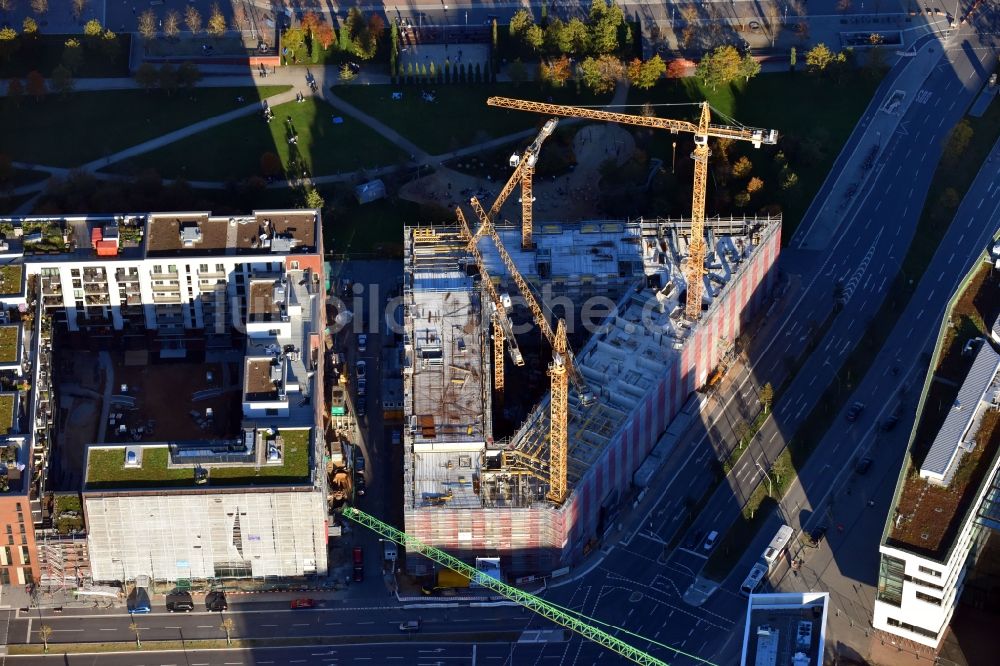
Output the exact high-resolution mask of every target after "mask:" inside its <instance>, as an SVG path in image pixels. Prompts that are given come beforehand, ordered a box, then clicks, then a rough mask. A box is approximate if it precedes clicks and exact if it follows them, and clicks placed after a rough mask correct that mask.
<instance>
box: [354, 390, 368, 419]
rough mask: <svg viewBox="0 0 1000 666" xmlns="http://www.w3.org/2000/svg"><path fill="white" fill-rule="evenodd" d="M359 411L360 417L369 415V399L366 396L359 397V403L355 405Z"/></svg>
mask: <svg viewBox="0 0 1000 666" xmlns="http://www.w3.org/2000/svg"><path fill="white" fill-rule="evenodd" d="M355 407H356V408H357V411H358V416H364V415H366V414H367V413H368V398H366V397H365V396H363V395H362V396H359V397H358V402H357V404H356V405H355Z"/></svg>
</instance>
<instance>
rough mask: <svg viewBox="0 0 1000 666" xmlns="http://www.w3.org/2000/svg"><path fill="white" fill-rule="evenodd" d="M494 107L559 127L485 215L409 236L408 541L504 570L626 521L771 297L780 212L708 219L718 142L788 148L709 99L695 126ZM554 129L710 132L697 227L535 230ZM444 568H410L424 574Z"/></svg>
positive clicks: (561, 553) (564, 552) (522, 571)
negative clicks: (695, 403) (714, 142)
mask: <svg viewBox="0 0 1000 666" xmlns="http://www.w3.org/2000/svg"><path fill="white" fill-rule="evenodd" d="M488 103H489V104H490V105H493V106H500V107H504V108H510V109H517V110H523V111H529V112H535V113H540V114H544V115H545V116H548V119H547V120H546V121H545V123H544V125H543V126H542V127H541V129H540V131H539V133H538V135H537V137H536V138H535V140H534V141H533V142H532V143H531V144H530V145H529V146H528V147H527V148H525V149H524V150H523V152H521V153H515V154H514V155H512V156H511V160H510V165H511V167H512V168H513V173H512V174H511V176H510V179H509V180H508V182H507V184H506V185H505V186H504V187H503V189H502V190H501V191H500V192H499V194H498V195H497V197H496V198H495V200H494V201H493V202H492V203H491V204H490V207H489V209H488V210H487V209H485V208H484V206H483V205H482V204H480V202H479V201H478V200H477V199H476V198H473V199H472V200H471V201H470V202H469V206H468V207H467V208H463V207H461V206H459V207H457V208H456V221H455V223H454V224H451V225H444V226H433V227H431V226H411V227H407V228H406V229H405V230H404V246H405V258H404V274H405V284H404V311H405V316H404V327H405V328H404V334H403V380H404V388H403V403H404V426H405V427H404V430H403V444H404V452H403V458H404V469H403V483H404V488H403V495H404V504H405V506H404V519H405V530H406V532H407V533H408V534H410V535H412V536H414V537H416V538H418V539H420V540H421V541H423V542H425V543H428V544H431V545H434V546H437V547H439V548H442V549H444V550H447V551H449V552H451V553H452V554H454V555H457V556H458V557H461V558H463V559H465V560H467V561H471V560H473V559H475V558H476V557H490V558H497V557H498V558H500V562H501V569H502V571H503V574H504V576H507V577H510V576H526V575H546V574H549V573H551V572H552V571H554V570H557V569H559V568H562V567H565V566H570V565H572V564H573V563H574V562H575V561H577V560H579V559H580V558H581V557H582V556H583V555H584V554H585V553H586V552H588V551H589V549H590V548H591V547H593V545H594V544H595V543H596V542H597V540H598V539H599V538H600V536H601V535H602V534H603V533H604V532H605V531H606V530H607V529H608V528H609V527H610V526H611V523H612V520H613V517H614V515H615V513H616V512H617V511H618V508H619V505H620V504H621V502H622V500H623V498H624V497H625V496H626V495H627V493H628V492H629V491H630V488H631V486H632V483H633V474H634V473H635V472H636V470H638V469H639V467H640V466H641V465H642V464H643V463H644V462H645V461H646V460H647V458H648V457H649V456H650V452H651V451H652V450H653V449H654V447H656V445H657V442H658V441H659V440H660V439H661V436H662V435H663V433H664V432H665V431H666V429H667V428H668V426H669V425H670V423H671V421H672V419H673V418H674V417H675V415H677V414H678V413H679V412H680V410H681V409H682V407H684V405H685V403H687V402H688V401H689V400H690V399H692V395H693V394H694V392H695V391H696V390H697V389H699V388H701V387H702V386H703V385H704V384H705V383H706V380H707V379H708V377H709V376H710V374H711V373H712V371H713V370H714V369H716V368H717V367H718V366H719V365H720V364H721V363H724V362H725V361H726V360H727V359H728V358H731V356H732V355H733V353H734V349H735V341H736V338H737V337H738V336H739V335H740V333H741V331H742V330H743V328H744V327H745V326H746V325H747V324H748V323H749V321H750V320H751V319H752V317H753V316H754V314H755V313H756V312H757V311H758V310H759V308H760V305H761V304H762V303H763V302H764V300H765V298H766V296H767V294H768V293H769V292H770V290H771V289H772V287H773V285H774V282H775V281H776V278H777V276H776V270H775V264H776V261H777V258H778V254H779V252H780V244H781V219H780V217H773V216H770V217H755V216H750V217H746V218H725V219H720V218H714V219H713V218H706V216H705V190H706V185H707V180H708V160H709V156H710V151H709V148H708V139H709V137H718V138H728V139H732V140H741V141H748V142H751V143H753V144H754V145H755V146H759V145H761V144H773V143H774V142H775V141H776V139H777V136H776V134H775V132H773V131H769V130H760V129H754V128H747V127H743V126H725V125H715V124H713V123H712V122H711V117H710V109H709V107H708V105H707V104H703V105H701V110H700V111H701V112H700V118H699V119H698V120H697V122H688V121H681V120H670V119H665V118H658V117H655V116H631V115H626V114H620V113H611V112H607V111H599V110H595V109H589V108H577V107H567V106H559V105H553V104H542V103H536V102H522V101H519V100H510V99H504V98H490V100H489V101H488ZM558 117H576V118H585V119H589V120H596V121H611V122H616V123H620V124H633V125H641V126H645V127H652V128H656V129H665V130H669V131H672V132H675V133H676V132H687V133H691V134H694V137H695V150H694V154H693V155H692V157H693V159H694V161H695V169H694V172H695V173H694V187H693V193H694V194H693V200H692V206H691V208H692V215H691V216H690V217H686V218H683V219H676V218H675V219H663V218H657V217H652V216H651V217H649V218H645V219H634V220H602V219H595V220H590V221H584V222H576V223H564V222H562V221H561V220H545V221H537V223H536V221H535V220H534V218H533V214H532V203H533V201H534V197H533V194H532V192H533V190H532V173H533V167H534V165H535V162H536V161H537V159H538V156H539V154H540V151H541V150H543V148H542V145H543V142H544V140H545V139H546V138H547V137H548V136H550V135H551V134H552V131H553V130H554V128H555V126H556V124H557V123H558V120H557V118H558ZM515 191H518V192H519V194H520V197H519V198H520V204H519V205H513V198H512V196H511V195H512V194H513V193H514V192H515ZM508 199H510V200H511V203H512V205H511V206H510V209H511V210H510V211H506V209H504V204H505V203H506V202H507V201H508ZM502 209H503V211H502ZM467 212H468V217H467ZM503 212H509V213H512V214H511V215H509V216H508V217H504V215H503ZM518 213H519V217H520V219H519V220H518V219H516V216H517V214H518ZM511 218H514V219H511ZM539 334H540V335H539ZM574 349H575V350H576V351H574ZM546 375H547V377H545V376H546ZM543 377H544V379H542V378H543ZM536 388H537V390H536ZM663 448H664V447H663V446H660V447H657V451H656V456H657V457H658V458H665V457H666V455H665V454H666V453H668V452H669V451H662V450H661V449H663ZM429 566H430V565H429V564H428V562H427V560H425V559H424V558H421V557H418V556H414V555H410V556H408V559H407V569H408V570H409V572H410V573H412V574H415V575H424V574H427V573H429Z"/></svg>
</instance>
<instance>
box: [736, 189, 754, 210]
mask: <svg viewBox="0 0 1000 666" xmlns="http://www.w3.org/2000/svg"><path fill="white" fill-rule="evenodd" d="M733 203H735V204H736V205H737V206H738V207H739V208H746V206H747V205H748V204H749V203H750V193H749V192H747V191H745V190H740V191H739V192H737V193H736V194H735V195H734V196H733Z"/></svg>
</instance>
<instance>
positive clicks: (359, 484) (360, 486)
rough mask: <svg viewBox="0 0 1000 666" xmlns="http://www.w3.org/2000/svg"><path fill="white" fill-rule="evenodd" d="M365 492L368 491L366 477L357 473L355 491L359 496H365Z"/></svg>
mask: <svg viewBox="0 0 1000 666" xmlns="http://www.w3.org/2000/svg"><path fill="white" fill-rule="evenodd" d="M365 490H367V485H366V484H365V475H364V474H357V473H356V474H355V475H354V491H355V492H356V493H357V494H358V495H364V494H365Z"/></svg>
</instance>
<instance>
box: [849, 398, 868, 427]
mask: <svg viewBox="0 0 1000 666" xmlns="http://www.w3.org/2000/svg"><path fill="white" fill-rule="evenodd" d="M863 411H865V403H863V402H855V403H854V404H853V405H851V406H850V407H848V409H847V414H846V415H845V418H846V419H847V421H848V422H849V423H854V422H855V421H857V420H858V417H859V416H861V412H863Z"/></svg>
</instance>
